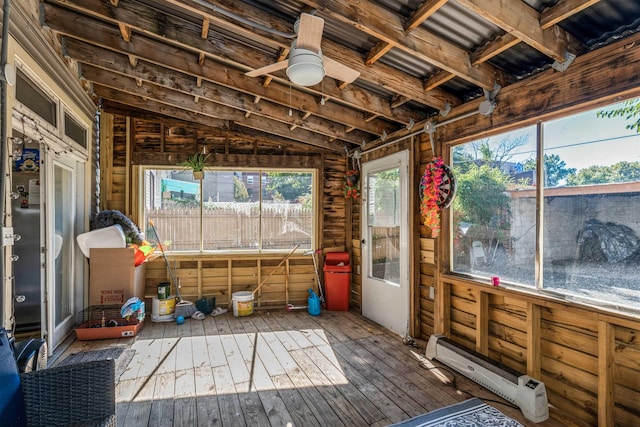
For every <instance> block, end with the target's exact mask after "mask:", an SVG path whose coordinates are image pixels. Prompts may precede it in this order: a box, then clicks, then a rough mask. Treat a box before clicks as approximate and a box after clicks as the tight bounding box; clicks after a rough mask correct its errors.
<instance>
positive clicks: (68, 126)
mask: <svg viewBox="0 0 640 427" xmlns="http://www.w3.org/2000/svg"><path fill="white" fill-rule="evenodd" d="M64 134H65V135H66V136H68V137H69V138H71V139H72V140H73V141H75V142H77V143H78V144H80V145H81V146H82V147H84V148H87V130H86V129H85V128H84V127H83V126H82V125H81V124H80V123H78V122H77V121H76V120H74V118H73V117H71V116H70V115H69V114H68V113H64Z"/></svg>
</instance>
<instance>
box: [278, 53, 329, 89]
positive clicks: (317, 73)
mask: <svg viewBox="0 0 640 427" xmlns="http://www.w3.org/2000/svg"><path fill="white" fill-rule="evenodd" d="M324 75H325V69H324V65H323V64H322V53H321V52H318V53H316V52H314V51H312V50H309V49H303V48H294V47H292V49H291V52H290V54H289V65H288V67H287V76H289V79H290V80H291V81H292V82H293V83H295V84H297V85H300V86H314V85H317V84H318V83H320V82H321V81H322V79H323V78H324Z"/></svg>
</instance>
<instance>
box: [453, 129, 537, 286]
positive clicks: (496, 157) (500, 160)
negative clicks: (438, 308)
mask: <svg viewBox="0 0 640 427" xmlns="http://www.w3.org/2000/svg"><path fill="white" fill-rule="evenodd" d="M535 140H536V138H535V127H529V128H525V129H522V130H518V131H514V132H509V133H505V134H501V135H497V136H493V137H490V138H484V139H480V140H476V141H472V142H470V143H467V144H463V145H459V146H456V147H454V148H453V152H452V154H453V156H452V158H453V161H452V166H453V171H454V175H455V179H456V182H457V193H456V198H455V200H454V203H453V206H452V214H453V227H452V236H451V238H452V242H453V245H452V257H451V259H452V266H451V269H452V271H455V272H458V273H466V274H472V275H475V276H479V277H482V278H487V279H488V278H489V277H491V276H499V277H500V278H501V280H502V281H503V282H513V283H518V284H522V285H529V286H533V285H534V284H535V271H534V268H535V223H536V222H535V191H534V189H535V176H536V173H535ZM523 194H527V195H529V196H528V197H523Z"/></svg>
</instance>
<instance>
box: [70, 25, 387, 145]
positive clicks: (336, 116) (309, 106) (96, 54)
mask: <svg viewBox="0 0 640 427" xmlns="http://www.w3.org/2000/svg"><path fill="white" fill-rule="evenodd" d="M142 42H143V40H141V38H136V40H135V41H134V44H135V45H134V47H135V48H140V50H141V51H145V52H146V53H147V55H155V56H157V57H159V58H165V59H166V60H167V61H171V62H172V64H170V65H167V64H163V65H157V64H156V63H147V62H144V65H143V66H141V67H136V68H132V67H130V66H129V65H128V64H127V62H126V61H125V60H124V57H123V55H122V54H120V53H117V52H114V51H111V50H108V49H105V48H102V47H98V46H93V45H90V44H88V43H85V42H83V41H79V40H76V39H73V38H69V37H64V38H63V43H62V46H63V54H64V55H66V56H68V57H70V58H73V59H74V60H76V61H79V62H82V63H87V64H93V65H95V66H97V67H101V68H105V69H112V70H114V71H116V72H119V73H122V74H127V75H130V76H132V77H138V78H142V79H144V80H147V81H155V82H158V83H159V84H163V85H166V86H167V87H170V88H179V89H182V90H186V91H189V92H191V93H193V94H198V95H203V93H204V92H203V91H202V89H200V88H202V87H207V88H209V93H211V94H215V93H217V92H219V91H222V90H226V91H229V90H230V89H227V88H228V87H230V85H219V84H216V83H213V81H215V80H216V79H206V80H203V79H201V78H198V77H196V87H192V86H193V83H192V81H191V80H189V79H188V77H193V76H194V75H196V76H197V74H195V73H194V72H193V70H194V67H193V66H189V64H188V63H187V61H186V57H182V56H181V55H176V54H172V53H170V52H168V51H167V50H166V47H164V48H163V45H156V44H155V43H150V44H143V43H142ZM143 59H144V60H145V61H146V60H147V59H150V58H143ZM151 59H153V58H151ZM167 66H169V67H172V69H167V68H164V67H167ZM177 67H183V69H177ZM176 72H177V73H176ZM203 72H204V73H217V74H223V75H225V76H227V77H231V78H232V80H233V81H235V82H237V83H236V84H240V82H242V81H243V80H247V81H249V82H250V83H251V84H253V86H254V88H255V89H258V88H259V89H260V90H261V91H262V92H263V93H262V94H255V93H252V92H251V91H246V95H245V94H243V93H242V92H235V94H231V92H226V93H229V95H228V97H227V98H229V99H232V100H233V101H232V102H234V106H235V107H236V108H242V109H245V110H248V111H258V109H260V108H261V107H259V106H257V104H258V103H257V102H256V101H257V100H259V99H265V100H266V101H270V102H273V98H274V97H275V98H276V99H277V101H280V102H275V104H276V105H279V106H281V107H280V108H283V107H286V108H287V109H288V107H289V101H290V102H291V105H294V106H296V108H297V109H299V110H302V111H305V112H311V113H312V114H314V115H315V116H316V117H315V119H316V120H321V118H324V119H325V120H329V121H330V122H334V123H342V124H344V125H345V126H351V125H353V126H356V127H357V129H360V130H362V131H364V132H367V133H371V134H375V135H381V134H382V133H383V132H385V131H387V132H389V131H390V129H391V127H390V126H389V124H385V123H384V122H383V121H381V120H378V121H375V122H372V123H368V122H366V121H365V115H364V113H362V112H359V111H355V110H352V109H349V108H346V107H344V106H342V105H339V104H335V103H325V105H324V106H322V105H319V104H318V102H317V100H316V99H315V98H314V97H313V96H311V95H309V94H304V93H298V92H295V91H291V93H289V88H288V87H287V88H283V87H281V86H280V85H278V87H279V88H280V89H281V90H280V91H277V92H276V91H275V90H274V89H275V88H273V89H272V90H269V91H267V90H266V89H264V88H263V87H262V86H261V85H260V84H259V82H257V81H255V80H253V79H249V78H248V77H246V76H244V75H242V74H241V73H237V74H238V75H237V76H234V75H233V74H234V73H233V72H232V71H231V70H224V69H222V70H219V69H217V68H216V67H209V68H205V69H203ZM178 73H180V74H178ZM205 77H209V76H205ZM236 78H237V80H236ZM198 82H200V84H199V85H198ZM212 96H215V95H212ZM240 100H242V101H240ZM260 105H262V104H260ZM243 106H244V107H243ZM381 125H382V126H381Z"/></svg>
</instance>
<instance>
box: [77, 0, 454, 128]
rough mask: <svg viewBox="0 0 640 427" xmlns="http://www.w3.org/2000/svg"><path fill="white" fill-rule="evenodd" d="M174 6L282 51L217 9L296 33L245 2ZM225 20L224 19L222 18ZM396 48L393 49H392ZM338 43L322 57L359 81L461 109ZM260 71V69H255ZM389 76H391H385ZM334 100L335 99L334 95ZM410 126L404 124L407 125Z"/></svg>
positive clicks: (214, 0)
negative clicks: (348, 70) (351, 72)
mask: <svg viewBox="0 0 640 427" xmlns="http://www.w3.org/2000/svg"><path fill="white" fill-rule="evenodd" d="M75 1H78V0H75ZM165 1H167V2H169V3H171V4H173V5H176V6H179V7H181V8H183V9H185V10H188V11H190V12H192V13H198V14H202V15H203V16H209V17H210V18H211V20H212V22H214V20H216V21H217V22H219V23H220V25H221V26H223V27H224V28H233V30H232V31H233V32H238V33H240V34H243V35H245V36H246V37H248V38H249V39H251V40H254V41H257V42H260V43H262V44H264V45H267V46H278V47H280V48H283V49H284V48H289V46H290V43H291V40H290V39H282V38H281V37H279V36H274V35H273V34H268V35H262V34H263V32H262V31H253V30H251V33H250V34H245V33H246V32H247V29H246V28H244V27H241V26H239V25H238V26H237V25H234V24H233V23H231V22H230V20H229V19H227V18H226V17H224V16H223V15H221V14H215V13H213V12H212V10H213V9H214V8H217V7H219V8H220V9H224V10H226V11H229V12H231V13H233V14H235V15H238V16H247V17H251V20H252V21H254V22H256V23H259V24H260V25H263V26H267V27H270V28H273V29H274V30H277V31H281V32H293V28H292V27H293V26H292V23H289V22H284V21H282V20H280V19H278V18H276V17H275V16H274V15H271V14H268V13H266V12H264V11H263V10H261V9H259V8H256V7H252V6H249V5H247V4H245V3H242V2H222V1H219V0H208V1H209V3H211V6H210V7H205V6H203V5H201V4H196V3H195V2H193V1H190V0H165ZM316 8H317V7H316V6H315V5H313V4H312V5H309V6H308V7H305V8H303V9H304V11H306V12H312V11H313V9H316ZM221 17H222V18H221ZM392 47H393V46H392ZM341 48H342V46H340V45H339V44H337V43H334V42H332V41H331V40H327V39H323V41H322V51H323V54H325V55H327V56H329V57H331V58H332V59H335V60H337V61H339V62H342V63H343V64H345V65H347V66H349V67H351V68H353V69H356V70H357V71H359V72H360V77H359V79H362V80H367V81H369V82H372V83H374V84H380V82H387V83H386V84H387V86H388V88H389V90H391V91H393V92H396V93H400V94H402V95H405V96H407V97H410V98H411V99H413V100H415V101H417V102H420V103H422V104H425V105H427V106H431V107H433V108H436V109H440V108H442V106H443V105H444V104H445V103H449V104H451V105H458V104H460V103H461V101H460V100H459V99H457V98H456V97H455V96H453V95H451V94H448V93H446V92H444V91H435V92H434V93H425V92H424V91H422V84H421V81H420V80H419V79H416V78H415V77H413V76H411V75H409V74H407V73H404V72H401V71H399V70H397V69H394V68H392V67H382V65H381V64H375V65H370V66H368V67H367V66H366V65H365V64H364V61H363V60H362V57H361V56H360V55H359V54H357V53H354V52H353V51H350V50H348V49H346V50H344V49H341ZM272 62H274V61H270V62H264V63H263V64H261V66H262V65H266V64H269V63H272ZM253 68H259V67H253ZM385 74H387V75H388V76H385ZM337 86H338V87H339V88H340V89H344V88H345V87H346V86H347V85H346V84H345V83H344V82H338V83H337ZM332 97H335V96H334V95H332ZM407 123H408V122H405V123H403V124H404V125H406V124H407Z"/></svg>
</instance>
